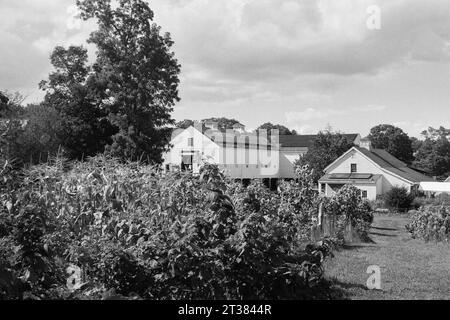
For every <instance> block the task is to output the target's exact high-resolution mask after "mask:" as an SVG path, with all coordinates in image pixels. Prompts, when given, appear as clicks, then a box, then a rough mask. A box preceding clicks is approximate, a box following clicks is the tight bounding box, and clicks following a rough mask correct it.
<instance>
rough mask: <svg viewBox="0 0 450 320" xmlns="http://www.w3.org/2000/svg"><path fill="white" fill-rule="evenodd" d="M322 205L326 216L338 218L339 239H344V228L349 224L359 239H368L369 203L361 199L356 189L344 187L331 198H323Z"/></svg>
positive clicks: (370, 221) (370, 214)
mask: <svg viewBox="0 0 450 320" xmlns="http://www.w3.org/2000/svg"><path fill="white" fill-rule="evenodd" d="M324 204H325V205H324V208H325V212H326V213H327V214H333V215H335V216H337V217H338V220H337V224H338V234H339V237H340V238H341V239H343V237H344V229H345V227H346V226H347V225H348V224H350V223H351V224H352V226H353V227H355V228H356V231H357V233H358V235H359V236H360V237H361V239H363V240H367V239H368V232H369V229H370V226H371V224H372V222H373V213H372V208H371V205H370V203H369V202H368V201H364V200H363V199H362V198H361V195H360V191H359V189H358V188H356V187H354V186H352V185H345V186H344V187H342V188H341V189H340V190H339V191H338V192H336V194H335V195H333V196H332V197H330V198H325V199H324Z"/></svg>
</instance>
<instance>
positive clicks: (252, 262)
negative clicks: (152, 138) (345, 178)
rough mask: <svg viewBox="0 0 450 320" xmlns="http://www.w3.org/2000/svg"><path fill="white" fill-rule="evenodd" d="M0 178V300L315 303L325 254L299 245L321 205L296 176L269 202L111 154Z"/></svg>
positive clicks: (252, 190)
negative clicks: (115, 298)
mask: <svg viewBox="0 0 450 320" xmlns="http://www.w3.org/2000/svg"><path fill="white" fill-rule="evenodd" d="M2 174H3V177H2V179H0V187H1V191H2V192H1V194H0V196H1V199H0V200H1V203H0V259H1V260H0V274H2V275H5V277H7V279H9V280H8V281H7V282H2V281H0V298H6V299H23V298H30V299H42V298H44V299H54V298H64V299H99V298H102V297H103V298H105V297H106V298H107V297H111V296H116V295H117V296H119V297H122V298H126V297H128V298H131V297H136V296H139V297H141V298H145V299H163V300H164V299H289V298H311V297H314V296H316V294H317V290H316V288H318V286H317V285H318V284H319V283H320V282H321V280H322V277H323V265H322V263H323V261H324V259H325V258H326V257H327V256H328V255H330V254H331V248H332V243H331V242H330V241H328V240H324V241H322V242H320V243H318V244H309V243H307V241H306V240H307V235H308V233H307V230H306V229H305V227H304V225H305V223H306V225H308V224H307V223H309V221H311V216H312V214H313V212H315V210H316V209H317V208H316V206H317V203H318V202H317V199H316V198H315V197H314V196H313V195H314V192H312V191H311V190H310V189H309V184H308V183H306V182H305V181H303V180H302V181H301V182H299V183H295V182H291V183H286V184H282V185H281V186H280V192H279V193H278V194H274V193H272V192H270V191H269V190H268V189H267V188H265V187H263V186H261V185H259V184H252V185H251V186H249V187H248V188H247V189H245V188H243V187H242V186H238V185H236V184H233V183H231V182H230V181H227V180H226V178H225V177H224V176H223V174H222V173H221V172H220V171H219V170H218V168H217V167H216V166H214V165H205V166H204V167H203V168H202V170H201V174H200V175H199V176H193V175H191V174H184V173H180V172H177V173H169V174H162V173H161V172H159V171H158V169H157V168H153V167H149V166H142V165H140V164H139V163H128V164H120V163H119V162H117V161H115V160H114V159H110V158H108V157H96V158H92V159H90V160H89V161H87V162H85V163H72V164H70V163H66V162H65V161H64V159H57V160H56V161H54V162H53V163H50V164H47V165H40V166H35V167H32V168H31V169H30V170H27V171H24V174H23V175H22V177H21V178H18V177H16V176H13V174H12V173H11V172H10V171H9V170H4V171H2ZM6 190H8V192H6ZM74 267H76V268H78V269H80V273H79V274H76V277H74V275H71V274H66V271H67V270H68V268H71V269H70V270H74ZM69 276H70V277H71V278H70V279H72V280H74V282H73V284H76V286H75V287H74V288H68V287H67V280H68V277H69Z"/></svg>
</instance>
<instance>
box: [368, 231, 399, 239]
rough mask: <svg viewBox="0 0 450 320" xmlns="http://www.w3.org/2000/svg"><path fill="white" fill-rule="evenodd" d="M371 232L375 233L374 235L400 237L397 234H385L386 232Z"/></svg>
mask: <svg viewBox="0 0 450 320" xmlns="http://www.w3.org/2000/svg"><path fill="white" fill-rule="evenodd" d="M370 234H371V235H374V236H380V237H392V238H394V237H398V236H397V235H395V234H385V233H378V232H370Z"/></svg>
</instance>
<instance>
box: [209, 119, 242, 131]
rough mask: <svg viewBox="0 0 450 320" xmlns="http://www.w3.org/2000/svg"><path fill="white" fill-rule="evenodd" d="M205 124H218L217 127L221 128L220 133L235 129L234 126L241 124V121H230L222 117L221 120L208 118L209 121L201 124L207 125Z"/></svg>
mask: <svg viewBox="0 0 450 320" xmlns="http://www.w3.org/2000/svg"><path fill="white" fill-rule="evenodd" d="M205 122H217V126H218V128H219V130H220V131H226V130H227V129H233V126H234V125H235V124H241V123H240V122H239V121H237V120H236V119H228V118H225V117H221V118H208V119H203V120H202V121H201V123H203V124H204V123H205Z"/></svg>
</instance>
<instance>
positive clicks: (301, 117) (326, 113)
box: [286, 108, 346, 123]
mask: <svg viewBox="0 0 450 320" xmlns="http://www.w3.org/2000/svg"><path fill="white" fill-rule="evenodd" d="M345 113H346V111H341V110H338V109H322V110H320V109H316V108H307V109H305V110H303V111H291V112H286V119H287V122H288V123H293V122H298V121H308V120H316V119H326V118H330V117H332V116H336V115H342V114H345Z"/></svg>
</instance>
